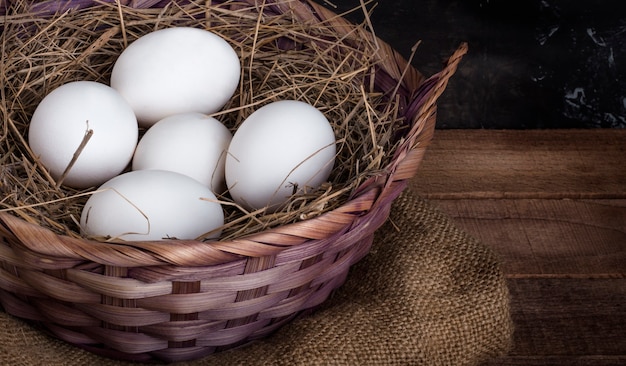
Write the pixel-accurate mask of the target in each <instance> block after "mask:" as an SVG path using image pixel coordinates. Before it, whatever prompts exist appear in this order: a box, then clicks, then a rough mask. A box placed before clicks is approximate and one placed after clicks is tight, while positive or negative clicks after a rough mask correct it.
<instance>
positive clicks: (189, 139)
mask: <svg viewBox="0 0 626 366" xmlns="http://www.w3.org/2000/svg"><path fill="white" fill-rule="evenodd" d="M231 139H232V134H231V133H230V131H229V130H228V128H226V126H224V125H223V124H222V123H221V122H220V121H218V120H217V119H215V118H213V117H209V116H207V115H205V114H201V113H185V114H176V115H173V116H169V117H165V118H164V119H162V120H160V121H159V122H157V123H156V124H154V125H153V126H152V127H150V129H148V131H146V133H145V134H144V136H143V137H142V138H141V140H140V141H139V144H138V145H137V149H136V150H135V155H134V157H133V163H132V169H133V170H142V169H160V170H171V171H174V172H178V173H181V174H185V175H188V176H190V177H192V178H194V179H196V180H198V181H199V182H200V183H202V184H204V185H206V186H208V187H211V190H212V191H213V192H214V193H218V194H219V193H223V192H224V190H225V188H226V184H225V183H224V163H225V161H226V151H227V149H228V145H229V144H230V141H231Z"/></svg>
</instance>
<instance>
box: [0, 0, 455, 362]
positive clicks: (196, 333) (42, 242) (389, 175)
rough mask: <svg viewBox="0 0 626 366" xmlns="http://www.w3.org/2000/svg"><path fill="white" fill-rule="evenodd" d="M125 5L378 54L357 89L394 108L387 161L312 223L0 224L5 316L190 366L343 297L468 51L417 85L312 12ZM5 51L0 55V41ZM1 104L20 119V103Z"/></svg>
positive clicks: (227, 4) (361, 33)
mask: <svg viewBox="0 0 626 366" xmlns="http://www.w3.org/2000/svg"><path fill="white" fill-rule="evenodd" d="M112 3H113V2H112ZM122 3H123V5H119V6H109V7H108V8H109V9H111V11H112V12H118V11H122V12H124V11H129V12H130V11H131V10H132V11H133V12H135V13H139V14H142V12H143V13H144V14H145V19H146V22H148V23H149V22H151V21H152V22H155V19H157V17H158V16H159V14H160V13H159V9H165V8H167V7H174V6H179V7H181V8H184V9H186V11H187V12H188V13H192V12H193V14H199V15H198V18H197V19H196V20H197V26H198V27H204V26H205V25H206V24H207V22H206V20H207V19H205V18H202V17H200V15H206V14H209V13H211V12H213V13H219V12H225V11H232V12H235V11H236V12H238V13H239V14H245V15H246V16H252V17H255V18H259V16H260V15H262V16H263V19H264V20H266V21H271V19H274V18H280V19H282V20H284V19H288V20H289V21H291V22H297V23H301V24H306V25H307V26H308V27H315V26H316V25H320V26H323V27H324V29H325V30H326V31H327V32H328V37H332V38H333V39H336V40H338V42H346V43H349V42H355V40H368V41H371V42H376V43H377V44H378V46H379V52H378V53H377V54H376V56H375V57H377V58H378V62H376V63H375V65H376V66H375V68H374V70H373V72H372V73H371V76H370V77H369V78H368V79H367V82H368V83H369V85H371V86H372V87H373V89H374V90H375V91H376V92H377V93H380V94H382V95H383V96H387V98H388V100H390V101H392V100H393V101H397V102H398V103H399V105H400V108H399V113H400V114H401V116H400V117H402V118H399V120H402V121H403V124H402V126H398V132H397V133H396V134H395V136H394V138H395V139H397V142H398V144H396V145H395V146H397V147H396V148H395V150H394V151H389V152H388V154H389V163H388V164H386V166H385V167H384V169H381V170H380V171H379V172H378V173H377V174H373V175H372V176H371V177H369V179H367V180H364V181H363V182H362V183H361V184H360V185H359V186H358V188H356V189H354V190H353V191H352V192H351V194H350V195H349V197H347V198H346V199H345V202H341V203H340V204H338V205H337V207H336V208H334V209H332V210H329V211H327V212H324V213H322V214H320V215H318V216H315V217H312V218H308V219H304V220H299V221H297V222H293V223H290V224H286V225H281V226H278V227H272V228H269V229H266V230H261V231H259V232H256V233H253V234H250V235H246V236H243V237H237V238H234V239H228V240H218V241H214V242H205V241H192V240H176V241H175V243H174V242H173V241H158V242H156V241H155V242H122V241H117V242H106V243H102V242H97V241H94V240H88V239H84V238H80V237H76V236H70V235H63V234H61V233H58V232H55V231H53V230H51V229H50V228H48V227H44V226H42V225H39V224H38V223H37V222H36V220H29V219H27V218H25V217H24V216H23V215H17V214H15V212H0V303H1V305H2V307H3V308H4V311H6V312H7V313H9V314H12V315H13V316H15V317H18V318H22V319H26V320H28V321H32V322H35V323H37V324H39V325H41V326H43V327H44V328H45V329H47V330H48V331H49V332H50V333H52V334H53V335H54V336H55V337H58V338H60V339H62V340H64V341H66V342H69V343H71V344H74V345H76V346H78V347H82V348H84V349H87V350H89V351H91V352H94V353H97V354H101V355H105V356H108V357H113V358H118V359H126V360H135V361H155V360H160V361H167V362H171V361H181V360H191V359H197V358H200V357H204V356H206V355H209V354H211V353H214V352H218V351H221V350H224V349H228V348H232V347H234V346H238V345H241V344H244V343H246V342H249V341H251V340H254V339H259V338H262V337H266V336H268V335H270V334H271V333H272V332H274V331H276V330H277V329H278V328H280V327H281V326H283V325H284V324H285V323H287V322H289V321H291V320H293V319H294V318H295V317H297V316H298V315H300V314H302V313H303V312H305V311H307V310H310V309H313V308H315V307H316V306H317V305H319V304H320V303H322V302H323V301H324V300H326V299H327V298H328V296H329V295H330V294H331V292H332V291H333V290H335V289H336V288H338V287H339V286H341V285H342V283H343V282H344V280H345V278H346V276H347V274H348V272H349V269H350V266H351V265H353V264H354V263H355V262H357V261H358V260H359V259H361V258H362V257H363V256H365V255H366V254H367V253H368V251H369V249H370V246H371V244H372V240H373V235H374V232H375V230H376V229H377V228H378V227H380V226H381V225H382V224H383V223H384V222H385V221H386V219H387V218H388V215H389V210H390V207H391V204H392V202H393V200H394V199H395V198H396V197H397V196H398V195H399V194H400V193H401V192H402V190H403V189H404V188H405V187H406V185H407V183H408V181H409V180H410V179H411V178H412V177H413V176H414V175H415V173H416V171H417V169H418V167H419V165H420V162H421V161H422V157H423V155H424V152H425V150H426V148H427V147H428V145H429V143H430V141H431V139H432V137H433V132H434V128H435V111H436V101H437V98H438V97H439V96H440V95H441V93H442V92H443V91H444V89H445V87H446V85H447V82H448V80H449V78H450V77H451V76H452V75H453V74H454V72H455V70H456V67H457V65H458V63H459V61H460V60H461V58H462V56H463V55H464V54H465V52H466V50H467V48H466V45H465V44H462V45H461V46H460V47H459V49H458V50H457V51H456V52H455V53H454V54H453V55H452V56H451V58H450V59H449V61H448V62H447V64H445V65H444V67H443V69H442V71H441V72H439V73H437V74H435V75H433V76H431V77H429V78H425V77H423V76H422V75H421V74H420V73H419V72H418V71H417V70H415V69H414V68H413V67H412V66H411V65H410V64H409V63H408V62H407V60H405V59H404V58H403V57H402V56H400V55H399V54H398V53H397V52H396V51H394V50H393V49H392V48H391V47H390V46H389V45H387V44H386V43H385V42H383V41H382V40H380V39H377V38H376V37H375V36H374V35H373V34H372V33H369V32H368V31H366V30H364V29H363V27H357V26H356V25H353V24H352V23H350V22H348V21H347V20H345V19H344V18H343V17H341V16H338V15H337V14H335V13H333V12H332V11H330V10H328V9H327V8H325V7H323V6H321V5H319V4H317V3H315V2H312V1H307V0H298V1H280V0H266V1H264V2H262V1H254V0H235V1H218V0H214V1H212V2H209V3H210V6H209V7H206V6H207V5H205V4H204V2H203V3H202V5H194V4H192V3H188V2H174V3H170V2H169V1H123V2H122ZM1 4H3V6H2V7H0V13H2V14H4V15H5V16H4V20H2V19H0V27H1V28H3V29H4V28H5V27H6V26H8V25H9V23H11V22H19V21H20V12H23V11H24V7H23V6H22V7H21V8H20V7H17V6H16V5H15V4H12V3H11V2H7V3H4V2H2V3H1ZM6 4H10V5H9V6H7V5H6ZM113 4H114V3H113ZM22 5H23V4H22ZM96 6H98V7H100V8H103V7H104V8H106V6H103V5H102V4H98V3H96V2H95V1H88V0H68V1H56V2H50V1H48V2H41V3H36V4H34V5H32V6H31V8H30V9H31V10H32V11H33V12H34V13H36V14H39V17H41V18H42V19H43V18H55V17H57V18H58V17H67V18H66V19H71V17H74V16H76V17H80V16H82V17H84V16H88V14H89V12H90V11H91V10H92V9H94V7H96ZM35 23H36V22H35ZM33 26H34V27H36V24H33ZM122 28H123V27H121V25H120V24H117V25H116V24H103V25H102V26H101V27H100V28H99V29H97V30H96V31H94V32H96V34H95V35H94V39H95V41H93V42H107V40H108V39H109V38H112V37H116V36H118V37H119V33H120V32H121V29H122ZM302 29H303V30H304V29H307V28H306V27H303V28H302ZM107 37H108V38H107ZM280 41H281V42H283V41H285V39H282V40H280ZM287 43H288V42H287ZM5 44H7V45H8V46H7V47H10V40H9V41H8V42H6V43H5ZM323 45H324V43H320V47H321V46H323ZM285 47H286V48H289V49H290V50H291V51H293V49H297V47H295V48H294V45H293V44H286V46H285ZM329 54H332V53H329ZM3 63H4V60H3ZM3 67H4V64H3ZM3 77H7V76H6V75H4V76H3ZM368 87H369V86H368ZM5 95H8V94H5V93H3V94H2V98H3V99H4V98H5ZM2 103H3V104H2V105H5V106H12V108H17V109H19V102H17V103H15V102H14V101H9V100H3V101H2ZM0 114H1V117H2V122H1V123H2V124H3V125H4V124H6V123H7V121H9V119H12V118H15V115H16V114H17V112H15V111H11V110H5V109H3V110H1V111H0ZM4 127H5V126H3V129H4ZM0 184H2V183H0Z"/></svg>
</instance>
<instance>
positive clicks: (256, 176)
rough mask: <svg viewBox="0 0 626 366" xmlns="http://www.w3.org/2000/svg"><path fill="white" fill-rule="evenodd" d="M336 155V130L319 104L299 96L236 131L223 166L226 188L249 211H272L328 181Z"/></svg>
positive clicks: (273, 106)
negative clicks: (318, 107)
mask: <svg viewBox="0 0 626 366" xmlns="http://www.w3.org/2000/svg"><path fill="white" fill-rule="evenodd" d="M335 153H336V146H335V134H334V131H333V128H332V126H331V125H330V123H329V122H328V120H327V119H326V117H325V116H324V114H323V113H322V112H320V111H319V110H318V109H317V108H315V107H313V106H312V105H310V104H307V103H304V102H300V101H295V100H283V101H278V102H274V103H270V104H267V105H265V106H263V107H261V108H260V109H258V110H256V111H255V112H254V113H252V114H251V115H250V116H249V117H248V118H246V120H245V121H244V122H243V123H242V124H241V126H239V128H238V129H237V131H236V132H235V134H234V135H233V139H232V141H231V143H230V146H229V148H228V154H227V155H226V165H225V176H226V184H227V186H228V191H229V193H230V195H231V198H232V199H233V200H234V201H235V202H237V203H238V204H240V205H241V206H243V207H244V208H246V209H252V210H254V209H260V208H263V207H267V208H268V211H270V212H271V211H274V210H276V209H278V208H279V207H280V205H281V204H283V203H284V202H285V201H286V200H288V199H289V198H290V197H291V196H292V194H293V193H295V192H298V193H302V192H307V191H311V190H313V189H316V188H318V187H319V186H320V185H321V184H322V183H323V182H325V181H326V180H327V179H328V177H329V175H330V173H331V170H332V168H333V165H334V161H335Z"/></svg>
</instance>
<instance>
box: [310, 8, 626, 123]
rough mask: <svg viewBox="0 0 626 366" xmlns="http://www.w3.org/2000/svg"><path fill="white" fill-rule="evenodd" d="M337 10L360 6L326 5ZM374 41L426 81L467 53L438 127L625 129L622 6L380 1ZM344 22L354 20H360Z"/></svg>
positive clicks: (625, 15)
mask: <svg viewBox="0 0 626 366" xmlns="http://www.w3.org/2000/svg"><path fill="white" fill-rule="evenodd" d="M317 1H319V2H320V3H323V4H326V5H327V6H328V7H329V8H331V9H333V10H334V11H335V12H337V13H342V12H343V11H346V10H349V9H352V8H354V7H356V6H359V4H360V2H359V0H331V1H330V2H323V1H322V0H317ZM366 6H367V8H368V9H370V10H371V12H372V15H371V17H370V19H371V22H372V24H373V27H374V31H375V33H376V35H377V36H378V37H380V38H381V39H383V40H384V41H386V42H387V43H389V44H390V45H391V46H393V47H394V48H395V49H396V50H397V51H399V52H400V53H402V54H403V55H404V56H405V57H408V56H409V55H410V53H411V48H412V47H413V45H414V44H415V43H416V42H417V41H420V40H421V41H422V42H421V44H420V46H419V47H418V49H417V53H416V54H415V58H414V61H413V65H414V66H415V67H416V68H417V69H418V70H420V71H422V72H423V73H424V74H425V75H427V76H428V75H431V74H433V73H435V72H437V71H439V70H440V69H441V63H442V61H443V60H445V59H447V58H448V57H449V56H450V55H451V54H452V52H453V51H454V50H455V49H456V47H458V45H459V44H460V43H461V42H464V41H466V42H468V44H469V52H468V54H467V55H466V56H465V57H464V59H463V61H462V62H461V64H460V66H459V70H458V71H457V73H456V74H455V75H454V76H453V78H452V80H451V81H450V84H449V85H448V89H447V90H446V92H445V93H444V95H443V96H442V98H441V99H440V103H439V115H438V122H437V123H438V124H437V127H438V128H510V129H531V128H600V127H601V128H625V127H626V78H624V76H625V75H626V2H624V1H623V0H608V1H595V2H588V1H585V2H583V1H568V0H544V1H540V0H515V1H511V0H508V1H505V0H491V1H489V0H465V1H462V0H459V1H453V0H439V1H436V0H423V1H419V0H395V1H391V0H379V1H378V2H377V3H375V2H372V3H369V4H367V5H366ZM346 18H348V19H350V20H352V21H354V22H360V21H362V19H363V14H362V12H361V13H358V12H356V13H351V14H348V15H346Z"/></svg>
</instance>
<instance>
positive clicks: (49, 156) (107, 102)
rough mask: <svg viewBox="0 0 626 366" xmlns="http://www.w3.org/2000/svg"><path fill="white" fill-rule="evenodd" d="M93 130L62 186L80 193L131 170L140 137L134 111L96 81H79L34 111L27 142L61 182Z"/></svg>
mask: <svg viewBox="0 0 626 366" xmlns="http://www.w3.org/2000/svg"><path fill="white" fill-rule="evenodd" d="M90 130H91V131H92V134H91V137H90V138H89V139H88V140H87V143H86V145H84V148H83V149H82V150H81V151H80V152H79V154H78V158H77V159H76V161H75V162H74V164H73V165H72V166H71V169H70V170H69V171H68V173H67V175H66V176H65V179H64V180H63V184H65V185H67V186H70V187H75V188H87V187H93V186H98V185H100V184H102V183H103V182H105V181H107V180H108V179H110V178H112V177H114V176H116V175H118V174H119V173H121V172H122V171H123V170H124V168H126V166H127V165H128V164H129V163H130V161H131V159H132V156H133V152H134V150H135V146H136V144H137V139H138V135H139V132H138V126H137V119H136V118H135V114H134V113H133V110H132V108H131V107H130V105H129V104H128V103H127V102H126V100H125V99H124V98H123V97H122V96H121V95H120V94H119V93H118V92H117V91H116V90H115V89H112V88H111V87H109V86H107V85H104V84H101V83H97V82H93V81H75V82H70V83H67V84H64V85H62V86H60V87H58V88H56V89H55V90H53V91H52V92H50V93H49V94H48V95H46V96H45V97H44V98H43V100H42V101H41V102H40V103H39V105H38V106H37V108H36V109H35V112H34V113H33V116H32V118H31V121H30V126H29V130H28V143H29V145H30V148H31V149H32V151H33V152H34V154H35V155H37V156H39V159H40V160H41V162H42V164H43V165H44V166H45V167H46V168H48V169H49V171H50V174H51V175H52V177H53V178H54V179H57V180H58V179H59V178H60V177H61V176H62V175H63V173H64V171H65V170H66V168H67V167H68V165H70V162H71V161H72V158H73V157H74V155H75V153H76V152H77V150H79V147H80V146H81V143H82V142H83V140H84V139H85V136H86V134H87V131H90Z"/></svg>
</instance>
